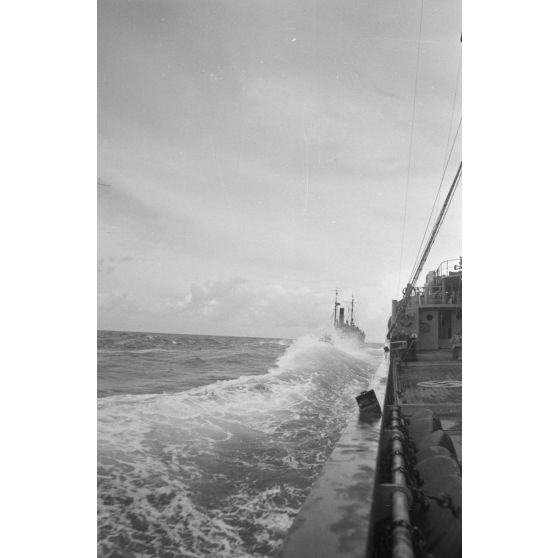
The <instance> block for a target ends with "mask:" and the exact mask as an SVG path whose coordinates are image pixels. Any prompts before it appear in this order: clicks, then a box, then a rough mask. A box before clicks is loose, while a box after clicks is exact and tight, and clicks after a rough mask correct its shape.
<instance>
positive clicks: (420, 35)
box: [397, 0, 424, 289]
mask: <svg viewBox="0 0 558 558" xmlns="http://www.w3.org/2000/svg"><path fill="white" fill-rule="evenodd" d="M423 9H424V0H421V3H420V22H419V33H418V44H417V62H416V69H415V91H414V95H413V115H412V118H411V134H410V138H409V156H408V159H409V161H408V165H407V182H406V184H405V203H404V210H403V230H402V233H401V254H400V256H399V276H398V278H397V288H398V289H399V287H400V286H401V267H402V265H403V247H404V246H405V228H406V225H407V197H408V194H409V182H410V178H411V155H412V152H413V136H414V132H415V112H416V106H417V86H418V75H419V63H420V45H421V39H422V15H423Z"/></svg>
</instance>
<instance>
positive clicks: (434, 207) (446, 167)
mask: <svg viewBox="0 0 558 558" xmlns="http://www.w3.org/2000/svg"><path fill="white" fill-rule="evenodd" d="M461 122H462V119H459V124H458V126H457V130H456V131H455V136H454V138H453V143H452V145H451V150H450V153H449V155H448V158H447V159H446V164H445V166H444V170H443V172H442V178H441V179H440V185H439V186H438V191H437V192H436V197H435V198H434V203H433V204H432V210H431V211H430V216H429V217H428V223H426V228H425V229H424V234H423V235H422V240H421V241H420V246H419V249H418V252H417V257H416V258H415V262H414V264H413V268H412V271H411V277H412V276H413V274H414V273H415V271H416V268H417V263H418V261H419V258H420V252H421V250H422V247H423V244H424V239H425V238H426V233H427V232H428V227H429V226H430V222H431V221H432V216H433V215H434V212H435V211H436V207H437V204H438V198H439V197H440V192H441V190H442V185H443V183H444V178H445V176H446V171H447V170H448V165H449V162H450V160H451V156H452V154H453V148H454V147H455V142H456V141H457V136H458V134H459V130H460V129H461Z"/></svg>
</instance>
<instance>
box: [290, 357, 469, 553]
mask: <svg viewBox="0 0 558 558" xmlns="http://www.w3.org/2000/svg"><path fill="white" fill-rule="evenodd" d="M417 359H418V360H417V361H416V362H409V363H405V364H404V365H403V366H397V367H396V368H397V371H398V373H397V382H398V388H399V389H398V391H399V394H400V405H401V410H402V412H403V414H405V415H410V414H412V413H413V412H415V411H417V410H419V409H421V408H429V409H431V410H432V411H433V412H434V413H435V414H436V415H437V416H438V418H439V419H440V422H441V425H442V429H443V430H444V431H445V432H446V433H447V434H448V435H449V436H450V438H451V440H452V442H453V445H454V449H455V451H456V454H457V458H458V460H459V461H460V462H461V460H462V458H461V362H460V361H454V360H451V352H450V351H449V350H439V351H423V352H419V353H418V354H417ZM388 363H389V361H388V360H386V361H384V362H383V363H382V364H381V365H380V366H379V368H378V370H377V371H376V373H375V375H374V378H373V380H372V383H371V386H370V387H371V388H373V389H374V390H375V393H376V396H377V398H378V401H379V402H380V404H381V406H382V409H383V415H384V417H386V416H389V415H388V411H389V409H390V407H391V406H390V404H388V400H389V397H388V383H389V382H388V368H389V366H388ZM382 424H383V421H382V420H381V419H380V418H378V419H375V420H372V421H366V422H363V421H362V420H360V418H359V414H358V411H357V409H356V408H355V411H354V413H353V414H352V415H351V416H350V417H349V419H348V426H347V428H346V430H345V431H344V433H343V434H342V436H341V438H340V440H339V442H338V444H337V445H336V447H335V449H334V450H333V452H332V454H331V455H330V457H329V459H328V461H327V462H326V464H325V466H324V469H323V471H322V473H321V475H320V477H319V478H318V480H317V481H316V483H315V485H314V486H313V488H312V491H311V493H310V495H309V496H308V499H307V500H306V502H305V503H304V505H303V507H302V509H301V511H300V512H299V514H298V516H297V518H296V519H295V521H294V523H293V525H292V527H291V529H290V530H289V535H288V537H287V540H286V541H285V544H284V546H283V549H282V553H280V556H281V557H282V558H307V557H309V556H312V557H313V556H320V558H364V557H365V556H367V551H368V550H369V542H370V527H371V521H372V520H373V518H372V516H371V511H372V508H373V504H374V489H375V487H376V485H377V484H378V472H379V467H380V463H379V450H380V444H381V436H382ZM374 505H375V504H374Z"/></svg>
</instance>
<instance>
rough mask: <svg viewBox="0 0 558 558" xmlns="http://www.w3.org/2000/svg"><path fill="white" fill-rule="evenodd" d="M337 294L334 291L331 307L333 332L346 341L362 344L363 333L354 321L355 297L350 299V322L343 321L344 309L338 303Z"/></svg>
mask: <svg viewBox="0 0 558 558" xmlns="http://www.w3.org/2000/svg"><path fill="white" fill-rule="evenodd" d="M338 294H339V292H338V291H337V289H336V290H335V305H334V307H333V327H334V328H335V331H336V332H337V333H338V334H339V335H340V336H341V337H344V338H346V339H356V340H357V341H358V342H359V343H363V344H364V337H365V335H364V331H362V329H360V328H359V327H357V326H356V324H355V320H354V310H355V297H354V296H352V297H351V306H350V308H349V310H350V320H349V321H345V308H344V307H343V306H341V303H340V302H338V300H337V296H338Z"/></svg>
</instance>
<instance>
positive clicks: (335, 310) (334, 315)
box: [333, 289, 339, 327]
mask: <svg viewBox="0 0 558 558" xmlns="http://www.w3.org/2000/svg"><path fill="white" fill-rule="evenodd" d="M337 294H338V290H337V289H335V304H334V305H333V325H334V326H335V327H337V307H338V306H339V302H337Z"/></svg>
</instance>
